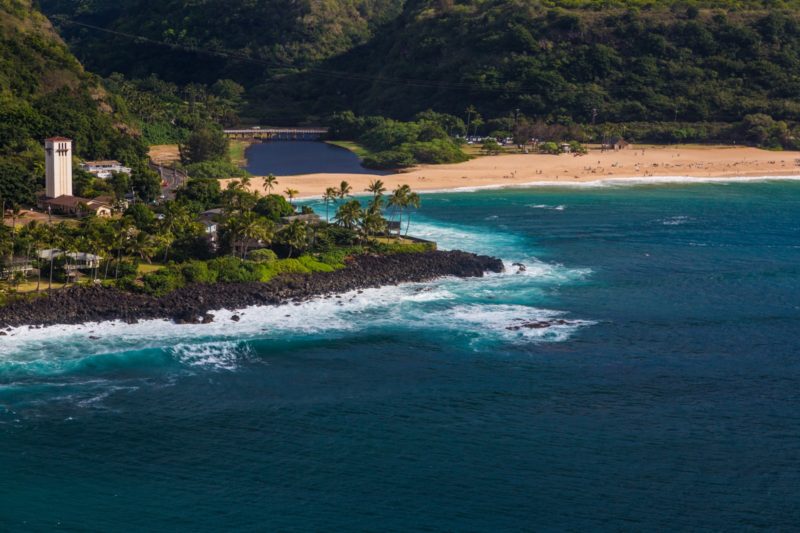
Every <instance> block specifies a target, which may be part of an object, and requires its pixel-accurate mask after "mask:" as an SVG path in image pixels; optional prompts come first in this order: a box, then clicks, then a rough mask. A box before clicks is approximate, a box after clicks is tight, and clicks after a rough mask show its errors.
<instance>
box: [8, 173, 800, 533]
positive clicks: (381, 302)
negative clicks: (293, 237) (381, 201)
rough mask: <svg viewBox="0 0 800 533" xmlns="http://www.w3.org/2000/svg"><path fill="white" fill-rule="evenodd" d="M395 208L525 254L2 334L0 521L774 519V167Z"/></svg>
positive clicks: (796, 229)
mask: <svg viewBox="0 0 800 533" xmlns="http://www.w3.org/2000/svg"><path fill="white" fill-rule="evenodd" d="M412 232H414V233H416V234H420V235H423V236H429V237H431V238H435V239H436V240H438V241H439V242H440V243H441V244H442V246H443V247H447V248H462V249H467V250H473V251H478V252H483V253H491V254H494V255H498V256H499V257H501V258H503V259H504V260H505V261H506V262H507V263H508V264H509V265H510V263H512V262H516V261H521V262H523V263H525V264H526V265H527V266H528V269H527V272H526V273H525V274H519V275H518V274H514V273H513V272H510V273H508V274H505V275H500V276H490V277H487V278H485V279H482V280H441V281H438V282H435V283H428V284H419V285H408V286H403V287H399V288H387V289H381V290H373V291H365V292H364V293H363V294H350V295H345V297H343V298H341V299H333V300H320V301H315V302H310V303H307V304H304V305H301V306H287V307H284V308H273V309H249V310H246V311H245V314H244V316H243V320H242V321H241V322H240V323H238V324H235V325H234V324H233V323H231V322H229V321H227V320H225V317H226V314H225V313H220V314H219V319H218V321H217V323H216V324H213V325H210V326H174V325H171V324H167V323H165V322H151V323H143V324H139V325H137V326H123V325H110V324H104V325H89V326H86V327H83V328H51V329H47V330H34V331H19V332H16V334H15V335H14V336H12V337H10V338H2V339H0V354H1V355H0V473H2V482H0V530H11V531H26V530H52V529H55V528H61V529H66V530H73V531H78V530H81V531H83V530H98V531H106V530H131V529H132V530H148V531H174V530H192V531H218V530H220V529H231V530H241V531H254V530H264V529H284V530H285V529H288V530H308V529H317V530H318V529H326V530H332V529H337V530H409V529H411V530H419V529H423V530H448V531H450V530H472V531H474V530H508V531H514V530H531V529H537V530H538V529H558V530H562V529H573V530H575V529H591V530H619V529H635V530H652V529H713V530H721V529H724V530H739V529H755V528H773V529H792V528H794V527H795V526H796V524H797V523H800V511H798V509H800V505H799V504H800V491H799V490H798V488H797V487H798V486H800V416H799V415H798V407H800V392H798V391H800V387H798V383H799V382H800V353H799V352H800V350H798V348H799V347H800V342H799V341H798V332H799V331H800V183H795V182H770V183H747V184H733V183H728V184H708V185H697V184H695V185H661V186H639V187H603V188H574V189H548V188H541V189H529V190H504V191H483V192H475V193H459V194H437V195H428V196H425V198H424V204H423V209H422V211H421V213H420V214H419V216H417V217H416V220H415V221H412ZM553 317H561V318H564V319H566V320H567V321H568V323H567V325H564V326H559V327H556V328H552V329H549V330H525V331H510V330H508V329H506V328H507V327H509V326H510V325H514V324H515V323H517V322H518V321H519V320H521V319H524V320H541V319H547V318H553ZM90 335H92V336H98V337H100V340H97V341H91V340H89V339H88V337H89V336H90Z"/></svg>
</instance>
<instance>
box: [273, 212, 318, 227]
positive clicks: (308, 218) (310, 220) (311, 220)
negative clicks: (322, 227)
mask: <svg viewBox="0 0 800 533" xmlns="http://www.w3.org/2000/svg"><path fill="white" fill-rule="evenodd" d="M281 222H283V223H284V224H291V223H292V222H302V223H304V224H312V225H316V224H319V223H321V222H322V219H321V218H320V216H319V215H318V214H316V213H306V214H302V215H291V216H288V217H281Z"/></svg>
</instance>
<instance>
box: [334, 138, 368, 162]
mask: <svg viewBox="0 0 800 533" xmlns="http://www.w3.org/2000/svg"><path fill="white" fill-rule="evenodd" d="M325 142H326V143H328V144H332V145H334V146H338V147H339V148H344V149H345V150H350V151H351V152H353V153H354V154H356V155H357V156H358V157H360V158H361V159H364V158H365V157H367V156H368V155H370V154H372V152H370V151H369V150H367V149H366V148H364V147H363V146H361V145H360V144H358V143H357V142H353V141H325Z"/></svg>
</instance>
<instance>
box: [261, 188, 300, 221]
mask: <svg viewBox="0 0 800 533" xmlns="http://www.w3.org/2000/svg"><path fill="white" fill-rule="evenodd" d="M255 211H256V213H258V214H259V215H262V216H265V217H267V218H268V219H270V220H272V221H273V222H278V221H279V220H280V219H281V218H282V217H288V216H290V215H292V214H293V213H294V207H292V205H291V204H290V203H289V202H287V201H286V198H284V197H283V196H281V195H280V194H270V195H269V196H263V197H261V198H259V199H258V202H257V203H256V207H255Z"/></svg>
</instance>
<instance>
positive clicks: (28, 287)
mask: <svg viewBox="0 0 800 533" xmlns="http://www.w3.org/2000/svg"><path fill="white" fill-rule="evenodd" d="M47 283H48V281H47V280H46V279H42V283H41V285H40V286H39V290H40V291H46V290H47V286H48V285H47ZM64 287H65V285H64V284H63V283H58V282H55V281H54V282H53V289H63V288H64ZM35 290H36V280H32V281H31V280H28V281H25V282H24V283H20V284H19V285H17V292H34V291H35Z"/></svg>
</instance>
